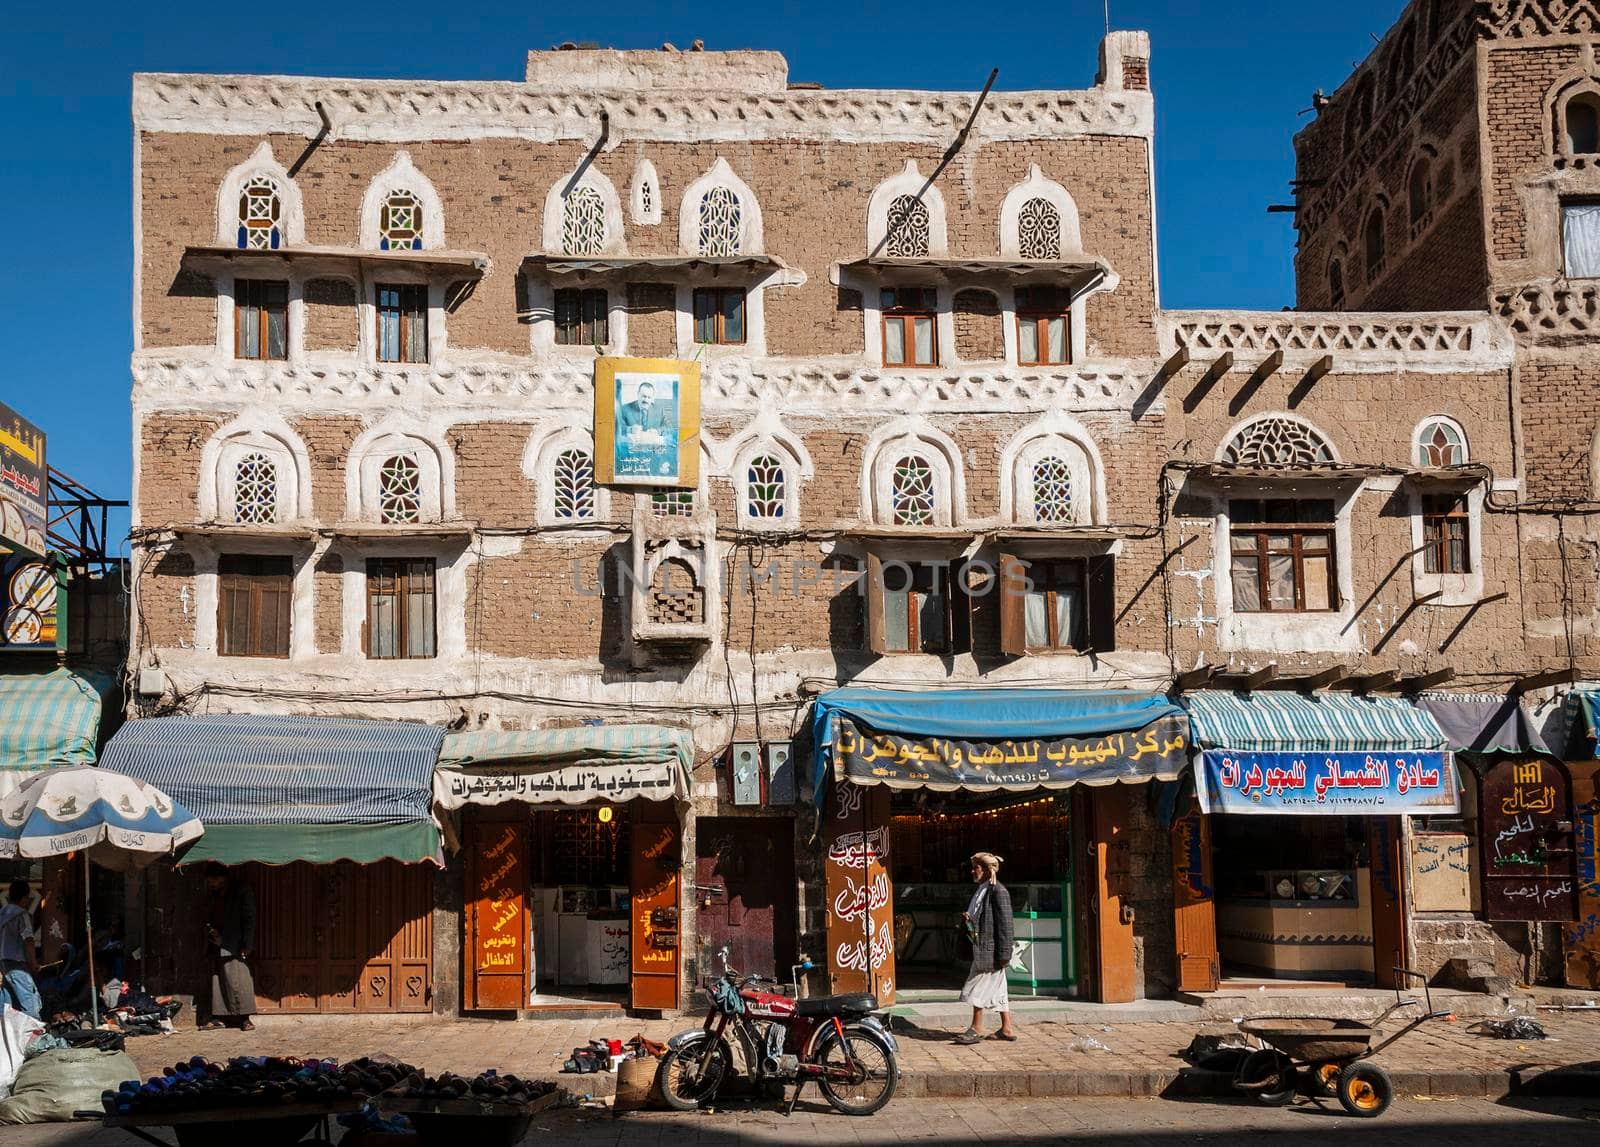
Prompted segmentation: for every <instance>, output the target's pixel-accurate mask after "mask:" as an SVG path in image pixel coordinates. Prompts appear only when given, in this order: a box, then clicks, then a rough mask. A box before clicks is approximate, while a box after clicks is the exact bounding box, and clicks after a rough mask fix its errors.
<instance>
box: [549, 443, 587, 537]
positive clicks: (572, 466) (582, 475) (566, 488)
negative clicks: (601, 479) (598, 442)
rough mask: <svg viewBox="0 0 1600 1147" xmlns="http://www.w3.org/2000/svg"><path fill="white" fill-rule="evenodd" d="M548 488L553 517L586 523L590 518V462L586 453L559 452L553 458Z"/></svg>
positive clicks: (574, 450) (575, 451)
mask: <svg viewBox="0 0 1600 1147" xmlns="http://www.w3.org/2000/svg"><path fill="white" fill-rule="evenodd" d="M550 487H551V491H552V494H553V499H554V503H555V516H556V517H557V518H560V519H562V520H564V521H573V522H586V521H588V520H589V519H590V518H593V517H594V459H593V458H592V457H590V455H589V452H588V451H587V450H577V449H573V450H563V451H562V452H561V453H560V454H558V455H556V464H555V470H554V472H553V473H552V474H551V481H550Z"/></svg>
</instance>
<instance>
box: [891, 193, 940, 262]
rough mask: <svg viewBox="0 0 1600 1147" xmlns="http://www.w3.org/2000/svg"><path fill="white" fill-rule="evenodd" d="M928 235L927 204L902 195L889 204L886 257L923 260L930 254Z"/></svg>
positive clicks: (914, 197)
mask: <svg viewBox="0 0 1600 1147" xmlns="http://www.w3.org/2000/svg"><path fill="white" fill-rule="evenodd" d="M928 234H929V231H928V205H927V204H926V203H924V202H923V201H922V200H920V199H918V198H917V197H916V196H915V195H901V196H897V197H896V198H895V200H894V202H893V203H891V204H889V218H888V229H887V231H886V232H885V236H886V238H885V242H884V250H883V253H884V254H885V255H888V256H889V257H890V258H897V259H916V258H922V257H924V256H926V255H927V253H928Z"/></svg>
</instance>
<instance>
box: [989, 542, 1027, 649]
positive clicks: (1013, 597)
mask: <svg viewBox="0 0 1600 1147" xmlns="http://www.w3.org/2000/svg"><path fill="white" fill-rule="evenodd" d="M999 563H1000V572H999V578H1000V581H999V584H998V586H997V587H996V591H997V593H998V594H999V598H1000V652H1001V653H1003V654H1005V655H1006V656H1007V657H1021V656H1022V655H1023V654H1024V653H1026V652H1027V651H1028V624H1027V615H1026V613H1025V610H1026V607H1027V602H1028V565H1027V563H1026V562H1024V561H1023V560H1022V559H1021V558H1019V557H1017V555H1016V554H1008V553H1006V552H1004V551H1001V553H1000V557H999Z"/></svg>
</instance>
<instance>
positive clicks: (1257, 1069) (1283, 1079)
mask: <svg viewBox="0 0 1600 1147" xmlns="http://www.w3.org/2000/svg"><path fill="white" fill-rule="evenodd" d="M1237 1082H1238V1086H1239V1088H1240V1089H1241V1090H1243V1091H1248V1092H1250V1093H1251V1094H1253V1095H1254V1096H1255V1097H1256V1102H1257V1103H1260V1104H1262V1105H1263V1106H1265V1107H1283V1106H1284V1105H1286V1104H1289V1103H1293V1102H1294V1082H1295V1070H1294V1065H1293V1064H1292V1063H1290V1062H1289V1057H1288V1056H1286V1055H1284V1054H1283V1053H1282V1052H1281V1051H1275V1050H1274V1049H1272V1048H1270V1047H1264V1048H1262V1049H1261V1050H1260V1051H1253V1052H1251V1053H1250V1056H1249V1058H1248V1059H1246V1060H1245V1061H1244V1066H1243V1067H1241V1068H1240V1069H1239V1078H1238V1081H1237Z"/></svg>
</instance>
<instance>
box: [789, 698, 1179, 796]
mask: <svg viewBox="0 0 1600 1147" xmlns="http://www.w3.org/2000/svg"><path fill="white" fill-rule="evenodd" d="M1184 716H1185V714H1184V712H1183V710H1182V709H1180V708H1178V706H1176V705H1174V704H1173V703H1172V702H1171V701H1169V700H1168V699H1167V698H1166V697H1165V696H1163V695H1161V694H1159V693H1131V692H1125V691H1119V690H1074V689H937V690H928V691H925V692H913V691H910V690H887V689H865V688H859V687H851V688H846V689H835V690H832V691H831V692H828V693H824V694H822V695H821V696H820V697H818V698H817V700H816V706H815V708H814V710H813V713H812V729H813V734H814V741H815V751H816V756H815V759H814V762H813V770H812V777H813V781H814V784H815V786H816V792H817V794H818V799H820V798H821V794H822V793H823V792H824V791H825V789H826V780H827V777H828V774H829V772H830V771H837V772H838V773H839V776H840V779H842V780H843V779H848V780H850V781H854V782H856V783H860V784H879V783H881V784H888V785H892V786H895V787H903V788H911V787H923V788H932V789H943V790H948V789H957V788H964V789H991V788H997V789H1006V790H1013V791H1016V790H1025V789H1028V788H1056V787H1065V786H1066V785H1070V784H1079V783H1087V784H1100V783H1110V782H1112V781H1117V780H1147V779H1150V778H1152V777H1158V776H1161V777H1167V778H1169V779H1170V777H1172V776H1176V775H1177V772H1178V770H1180V769H1181V768H1182V767H1183V765H1184V764H1185V763H1186V762H1187V745H1186V744H1185V743H1184V737H1185V736H1186V735H1187V729H1186V728H1185V727H1184V725H1185V722H1184V720H1183V719H1184ZM1161 722H1165V724H1158V723H1161ZM1152 727H1153V728H1152ZM1136 731H1139V732H1142V733H1144V734H1148V736H1147V737H1145V738H1144V739H1145V740H1154V742H1155V743H1156V746H1157V747H1156V748H1149V747H1146V746H1144V745H1142V744H1140V743H1137V742H1135V741H1134V740H1133V739H1132V738H1122V739H1120V741H1118V742H1116V743H1112V742H1111V741H1110V738H1113V737H1115V736H1116V735H1118V734H1126V733H1133V732H1136ZM869 738H873V739H875V740H876V742H877V743H876V746H875V747H866V748H865V749H864V751H862V752H857V751H856V749H855V747H854V746H856V745H860V744H862V742H864V741H866V740H867V739H869ZM1084 738H1101V739H1102V742H1104V743H1101V744H1084V743H1081V741H1082V739H1084ZM908 740H911V741H917V742H922V744H920V745H905V747H904V749H903V750H902V749H901V748H900V746H901V745H903V744H904V743H905V742H906V741H908ZM891 741H892V742H894V744H895V752H896V754H897V758H898V759H897V761H896V762H895V763H893V764H891V763H889V762H888V753H889V746H890V743H891ZM994 754H998V757H994V756H993V755H994ZM1091 758H1093V761H1091ZM902 764H903V765H904V766H905V767H899V766H900V765H902Z"/></svg>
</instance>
